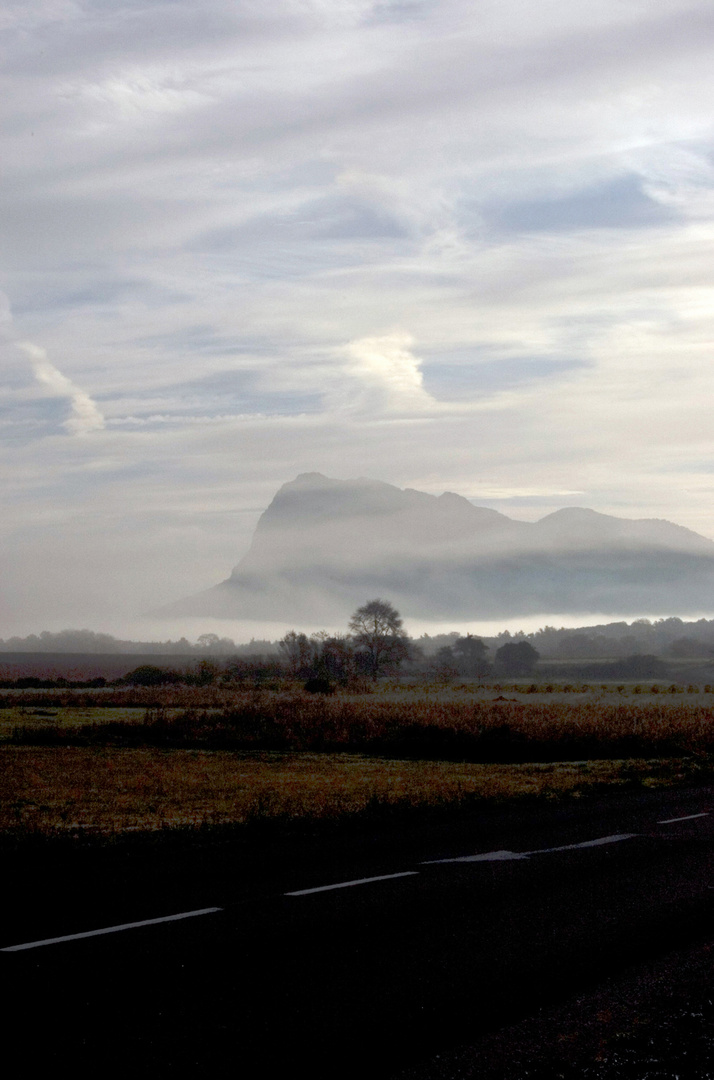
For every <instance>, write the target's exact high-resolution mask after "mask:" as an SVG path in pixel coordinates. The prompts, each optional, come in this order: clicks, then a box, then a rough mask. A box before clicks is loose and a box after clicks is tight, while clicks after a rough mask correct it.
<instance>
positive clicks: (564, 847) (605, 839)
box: [524, 832, 639, 855]
mask: <svg viewBox="0 0 714 1080" xmlns="http://www.w3.org/2000/svg"><path fill="white" fill-rule="evenodd" d="M636 836H639V833H634V832H625V833H615V835H614V836H601V837H599V838H598V839H597V840H584V841H583V842H582V843H581V844H561V845H560V847H546V848H539V849H538V851H526V852H524V854H525V855H545V854H546V853H547V852H549V851H575V849H576V848H588V847H600V845H601V844H616V843H617V842H618V840H632V839H634V837H636Z"/></svg>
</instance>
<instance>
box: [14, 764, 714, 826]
mask: <svg viewBox="0 0 714 1080" xmlns="http://www.w3.org/2000/svg"><path fill="white" fill-rule="evenodd" d="M0 762H1V765H0V807H1V809H0V833H4V834H6V835H8V834H9V835H17V836H29V835H34V836H53V835H58V834H64V835H67V834H72V833H76V834H82V835H87V834H95V835H100V836H110V835H116V834H120V833H125V832H129V831H147V832H151V831H156V830H161V829H168V828H170V829H177V828H196V827H201V826H220V825H241V824H242V825H245V824H250V823H251V822H255V821H256V820H258V819H266V818H272V819H275V820H276V822H278V823H280V822H283V823H284V822H285V821H291V820H292V821H294V820H297V819H302V820H309V821H316V820H326V819H329V820H337V819H340V818H344V817H346V816H354V815H359V814H364V813H370V812H371V813H374V812H375V811H377V812H379V811H380V810H384V811H387V810H388V809H389V808H394V807H396V808H401V809H406V808H409V809H420V808H425V807H432V808H437V807H446V806H448V807H453V806H461V807H464V806H467V805H474V804H475V803H484V802H498V801H503V800H506V799H509V800H510V799H522V798H528V797H543V798H548V797H550V798H577V797H582V796H584V795H587V794H588V793H593V792H595V791H601V790H603V789H604V788H608V789H613V788H614V789H618V790H622V789H623V788H625V787H640V788H641V787H642V786H645V787H655V786H662V785H671V784H682V783H686V782H691V781H697V780H701V779H703V778H704V777H705V776H706V775H707V774H708V771H709V767H708V765H707V764H706V763H704V762H701V761H696V760H692V759H679V760H666V761H645V760H639V761H593V762H579V763H573V762H569V763H551V764H540V765H539V764H524V765H476V764H469V763H452V762H441V761H388V760H382V759H375V758H368V757H363V756H360V755H355V754H310V753H303V754H277V753H273V754H270V753H268V754H244V753H237V752H230V751H218V752H211V751H196V750H163V751H162V750H151V749H134V750H122V749H116V748H108V747H97V748H91V749H87V748H83V747H64V748H52V749H50V748H46V747H29V746H22V747H15V746H4V747H2V748H0Z"/></svg>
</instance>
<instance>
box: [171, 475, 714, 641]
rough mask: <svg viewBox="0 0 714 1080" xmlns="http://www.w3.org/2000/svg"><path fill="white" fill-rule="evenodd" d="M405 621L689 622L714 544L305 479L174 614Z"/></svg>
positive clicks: (704, 595) (678, 531)
mask: <svg viewBox="0 0 714 1080" xmlns="http://www.w3.org/2000/svg"><path fill="white" fill-rule="evenodd" d="M379 594H382V595H387V596H389V598H390V599H391V600H392V601H393V602H394V603H396V604H397V606H398V607H399V608H400V610H401V611H402V614H404V615H406V616H410V617H422V618H434V619H442V618H472V619H476V618H498V617H505V616H514V615H527V614H539V613H543V614H548V613H555V612H559V613H563V614H565V613H582V614H587V613H588V612H602V613H605V614H629V613H631V612H633V611H638V612H640V613H642V614H648V613H652V614H659V613H661V612H662V611H668V612H670V613H671V614H673V615H674V614H680V613H686V614H690V613H691V612H692V611H693V610H696V611H699V610H702V605H704V608H705V609H710V608H712V607H714V541H713V540H709V539H708V538H706V537H703V536H701V535H699V534H698V533H695V532H693V531H692V530H690V529H687V528H685V527H683V526H681V525H677V524H675V523H673V522H670V521H667V520H665V519H661V518H639V519H630V518H619V517H615V516H613V515H609V514H603V513H601V512H599V511H596V510H591V509H589V508H587V507H577V506H575V507H563V508H561V509H560V510H556V511H553V512H552V513H550V514H547V515H545V516H544V517H543V518H541V519H539V520H538V521H535V522H525V521H517V520H514V519H512V518H509V517H507V516H506V515H505V514H502V513H501V512H500V511H497V510H492V509H490V508H488V507H480V506H477V505H475V504H474V503H472V502H471V501H470V500H468V499H466V498H465V497H464V496H461V495H458V494H456V493H455V492H443V493H442V494H441V495H431V494H429V493H427V492H421V491H417V490H416V489H413V488H405V489H401V488H398V487H395V486H393V485H391V484H387V483H385V482H384V481H380V480H370V479H369V478H366V477H358V478H356V479H352V480H335V479H332V478H330V477H326V476H324V475H323V474H322V473H301V474H299V475H298V476H297V477H296V478H295V479H294V480H292V481H289V482H287V483H285V484H283V485H282V486H281V487H280V489H279V490H278V491H277V493H276V495H275V496H274V498H273V500H272V501H271V503H270V505H269V507H268V508H267V509H266V510H265V511H264V513H263V514H262V515H261V518H260V520H259V522H258V524H257V526H256V529H255V533H254V536H253V539H252V542H251V545H250V547H249V549H248V551H247V552H246V554H245V555H244V556H243V558H242V559H241V560H240V562H239V563H238V564H237V565H236V566H235V567H234V569H233V571H232V573H231V574H230V576H229V577H228V578H227V579H226V580H225V581H223V582H220V583H219V584H218V585H216V586H214V587H213V588H212V589H208V590H206V591H204V592H202V593H197V594H195V595H194V596H189V597H187V598H186V599H185V600H182V601H178V602H177V603H176V604H172V605H170V606H169V607H168V608H165V609H163V610H162V614H171V615H179V614H181V615H213V616H215V617H223V618H247V619H253V618H254V619H281V620H288V621H289V620H293V619H302V620H304V621H310V620H314V619H316V618H317V619H323V620H330V619H333V618H335V617H338V616H339V617H340V619H341V621H344V613H345V610H351V609H352V608H353V607H354V605H355V604H356V603H360V602H363V601H364V600H365V599H368V598H369V597H370V596H374V595H379Z"/></svg>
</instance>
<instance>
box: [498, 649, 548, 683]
mask: <svg viewBox="0 0 714 1080" xmlns="http://www.w3.org/2000/svg"><path fill="white" fill-rule="evenodd" d="M539 660H540V653H539V652H538V650H537V649H534V648H533V646H532V645H531V644H530V642H528V641H519V642H517V643H514V642H512V641H509V642H508V644H507V645H502V646H501V648H500V649H497V650H496V666H497V667H498V668H499V669H500V670H501V671H502V672H503V673H504V675H530V674H531V672H532V671H533V668H534V667H535V666H536V664H537V663H538V661H539Z"/></svg>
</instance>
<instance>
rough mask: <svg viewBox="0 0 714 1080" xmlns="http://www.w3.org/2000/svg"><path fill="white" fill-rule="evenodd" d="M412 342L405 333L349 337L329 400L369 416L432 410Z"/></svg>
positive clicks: (396, 414) (407, 413) (431, 403)
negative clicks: (341, 366)
mask: <svg viewBox="0 0 714 1080" xmlns="http://www.w3.org/2000/svg"><path fill="white" fill-rule="evenodd" d="M412 345H413V339H412V337H411V336H410V335H409V334H406V333H393V334H385V335H383V336H382V337H372V338H360V339H359V340H357V341H351V342H350V343H349V345H347V346H346V347H345V350H344V351H345V353H346V355H347V357H348V358H349V359H348V362H347V364H346V365H345V366H344V368H342V369H341V370H340V371H338V372H337V379H336V381H337V385H336V387H335V388H334V389H333V390H331V391H330V392H328V395H327V397H328V401H329V403H330V404H331V405H332V406H337V407H338V408H339V409H342V410H345V411H346V412H348V413H352V414H357V415H362V416H366V417H369V418H372V419H374V418H377V417H380V416H384V415H391V416H404V415H407V416H414V415H420V414H423V413H424V412H425V411H428V410H430V409H431V410H433V408H434V406H435V405H436V403H435V401H434V399H433V398H432V397H431V396H430V395H429V394H428V393H427V392H426V390H425V389H424V378H423V375H422V372H421V367H420V361H419V359H418V358H417V357H416V356H415V355H414V353H413V352H412Z"/></svg>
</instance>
